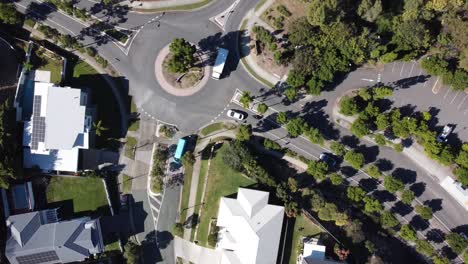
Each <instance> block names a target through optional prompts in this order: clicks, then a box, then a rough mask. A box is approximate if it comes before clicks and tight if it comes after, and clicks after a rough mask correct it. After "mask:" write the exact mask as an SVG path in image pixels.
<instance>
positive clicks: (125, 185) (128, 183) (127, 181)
mask: <svg viewBox="0 0 468 264" xmlns="http://www.w3.org/2000/svg"><path fill="white" fill-rule="evenodd" d="M132 180H133V178H132V177H130V176H128V175H127V174H122V192H123V193H131V192H132Z"/></svg>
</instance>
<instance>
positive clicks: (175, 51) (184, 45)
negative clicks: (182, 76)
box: [168, 38, 197, 73]
mask: <svg viewBox="0 0 468 264" xmlns="http://www.w3.org/2000/svg"><path fill="white" fill-rule="evenodd" d="M169 50H170V53H171V55H170V56H171V57H170V59H169V62H168V67H169V70H170V71H172V72H174V73H185V72H187V71H188V70H189V68H190V67H192V66H193V63H194V62H195V52H196V51H197V49H196V48H195V45H192V44H190V43H189V42H188V41H187V40H185V39H183V38H176V39H174V40H173V41H172V43H171V44H170V45H169Z"/></svg>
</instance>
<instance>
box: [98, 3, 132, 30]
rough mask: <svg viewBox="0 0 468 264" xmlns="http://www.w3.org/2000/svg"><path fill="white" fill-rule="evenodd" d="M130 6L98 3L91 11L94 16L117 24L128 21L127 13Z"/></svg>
mask: <svg viewBox="0 0 468 264" xmlns="http://www.w3.org/2000/svg"><path fill="white" fill-rule="evenodd" d="M129 11H130V8H129V7H128V6H126V5H118V4H109V5H106V4H104V3H96V4H94V5H93V6H92V7H91V8H90V9H89V12H90V13H91V14H93V15H94V16H96V17H98V18H99V20H100V21H105V22H106V23H109V24H112V25H117V24H119V23H123V22H125V21H127V15H128V12H129Z"/></svg>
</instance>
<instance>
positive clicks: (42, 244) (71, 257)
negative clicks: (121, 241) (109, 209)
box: [5, 209, 104, 264]
mask: <svg viewBox="0 0 468 264" xmlns="http://www.w3.org/2000/svg"><path fill="white" fill-rule="evenodd" d="M6 222H7V227H8V238H7V245H6V250H5V255H6V257H7V258H8V260H9V262H10V264H52V263H68V262H77V261H83V260H85V259H87V258H89V257H90V256H91V255H95V254H98V253H101V252H103V250H104V244H103V240H102V234H101V226H100V223H99V219H94V220H92V219H90V218H89V217H82V218H77V219H73V220H67V221H59V219H58V217H57V210H56V209H48V210H42V211H36V212H30V213H25V214H19V215H12V216H10V217H8V218H7V221H6Z"/></svg>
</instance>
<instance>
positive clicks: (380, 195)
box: [373, 190, 396, 203]
mask: <svg viewBox="0 0 468 264" xmlns="http://www.w3.org/2000/svg"><path fill="white" fill-rule="evenodd" d="M373 195H374V196H375V198H376V199H377V200H379V201H380V202H382V203H384V202H393V201H395V200H396V197H395V195H394V194H392V193H390V192H389V191H387V190H377V191H375V192H374V193H373Z"/></svg>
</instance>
